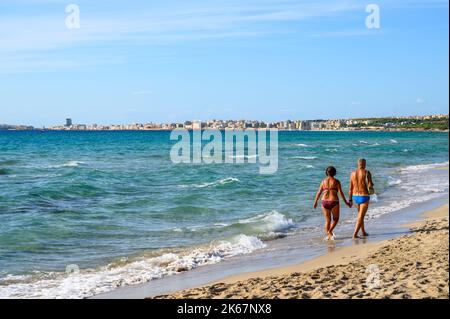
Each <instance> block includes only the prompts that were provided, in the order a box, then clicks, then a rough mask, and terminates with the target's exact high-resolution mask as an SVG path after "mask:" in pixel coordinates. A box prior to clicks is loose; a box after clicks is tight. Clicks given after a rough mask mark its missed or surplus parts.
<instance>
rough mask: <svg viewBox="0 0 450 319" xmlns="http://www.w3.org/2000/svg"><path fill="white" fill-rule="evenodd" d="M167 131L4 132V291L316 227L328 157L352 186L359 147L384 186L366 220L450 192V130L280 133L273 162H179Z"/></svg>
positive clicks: (0, 291)
mask: <svg viewBox="0 0 450 319" xmlns="http://www.w3.org/2000/svg"><path fill="white" fill-rule="evenodd" d="M169 135H170V133H169V132H43V133H41V132H6V131H4V132H2V131H0V220H1V223H0V297H58V296H59V297H85V296H91V295H94V294H97V293H100V292H105V291H109V290H111V289H114V288H116V287H120V286H123V285H131V284H135V283H140V282H145V281H149V280H152V279H156V278H160V277H162V276H167V275H171V274H173V273H176V272H179V271H184V270H189V269H192V268H195V267H198V266H202V265H206V264H210V263H216V262H220V261H221V260H223V259H225V258H229V257H232V256H235V255H245V254H247V253H249V252H254V251H257V250H258V249H261V248H263V247H264V246H265V243H266V242H267V241H270V240H276V239H277V238H279V237H283V236H289V234H290V233H292V232H295V231H302V230H303V231H304V230H307V233H312V234H319V235H320V234H321V231H322V230H321V228H322V225H321V224H320V223H321V222H322V221H321V219H320V218H319V217H320V211H319V212H318V211H314V210H313V209H312V207H311V206H312V201H313V198H314V195H315V191H316V190H317V187H318V185H319V183H320V181H321V180H322V178H323V177H324V169H325V168H326V167H327V166H328V165H334V166H336V167H337V170H338V176H337V178H339V179H340V180H341V181H342V183H343V185H344V189H345V192H346V191H347V185H348V176H349V174H350V172H351V170H352V169H353V168H354V166H355V162H356V160H357V159H358V158H359V157H365V158H367V160H368V166H369V169H370V170H371V171H372V173H373V175H374V180H375V185H376V190H377V197H376V198H375V200H376V201H374V202H373V204H372V206H371V210H370V212H369V214H370V215H369V219H370V218H379V217H380V216H382V215H384V214H389V213H390V212H393V211H395V210H398V209H400V208H404V207H407V206H408V205H411V204H414V203H416V202H420V201H424V200H427V199H431V198H433V196H437V195H439V194H441V195H442V194H445V193H447V192H448V175H446V176H445V175H444V177H443V175H442V174H436V171H435V169H436V168H439V167H441V166H446V165H447V164H448V157H449V153H448V152H449V149H448V142H449V140H448V133H413V132H411V133H398V132H395V133H394V132H280V133H279V169H278V172H277V173H276V174H274V175H260V174H259V166H258V165H255V164H239V165H237V164H212V165H194V164H178V165H175V164H173V163H172V162H171V160H170V149H171V147H172V145H173V144H174V142H173V141H170V138H169ZM352 219H353V215H351V213H350V212H345V211H344V212H343V218H342V222H343V223H346V222H352ZM68 265H77V267H78V268H79V269H80V272H79V273H75V274H66V267H67V266H68ZM71 267H72V268H73V266H71Z"/></svg>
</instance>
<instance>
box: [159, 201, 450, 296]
mask: <svg viewBox="0 0 450 319" xmlns="http://www.w3.org/2000/svg"><path fill="white" fill-rule="evenodd" d="M448 213H449V206H448V204H447V205H444V206H442V207H440V208H439V209H436V210H433V211H430V212H427V213H426V214H424V217H426V218H427V219H426V220H425V221H424V222H420V223H418V224H413V225H410V227H411V234H408V235H404V236H401V237H398V238H395V239H391V240H388V241H384V242H379V243H371V244H360V245H353V246H350V247H345V248H342V249H338V250H336V251H335V252H332V253H329V254H327V255H324V256H321V257H319V258H316V259H313V260H311V261H308V262H305V263H302V264H299V265H295V266H290V267H281V268H275V269H269V270H264V271H259V272H253V273H244V274H241V275H238V276H233V277H229V278H225V279H223V280H221V282H220V283H215V284H211V285H207V286H204V287H199V288H193V289H188V290H183V291H179V292H176V293H174V294H171V295H163V296H157V297H155V298H187V299H189V298H207V299H209V298H236V299H242V298H447V299H448V298H449V263H448V261H449V260H448V259H449V249H448V245H449V232H448Z"/></svg>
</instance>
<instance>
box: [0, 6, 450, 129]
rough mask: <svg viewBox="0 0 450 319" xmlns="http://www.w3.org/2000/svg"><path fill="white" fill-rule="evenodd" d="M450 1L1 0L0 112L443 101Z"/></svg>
mask: <svg viewBox="0 0 450 319" xmlns="http://www.w3.org/2000/svg"><path fill="white" fill-rule="evenodd" d="M70 4H75V5H76V8H77V9H78V10H79V25H77V21H78V20H77V19H75V20H74V19H73V18H74V17H75V18H76V13H77V11H73V6H72V7H68V8H67V6H68V5H70ZM369 4H376V5H377V7H378V8H379V27H373V25H369V26H372V28H368V25H367V23H366V21H367V18H368V16H369V15H371V14H373V13H374V12H373V11H370V12H366V7H367V5H369ZM66 8H67V9H68V12H66ZM448 12H449V5H448V1H441V0H436V1H435V0H409V1H408V0H389V1H376V0H370V1H361V0H357V1H352V0H345V1H340V0H326V1H325V0H315V1H312V0H310V1H303V0H295V1H294V0H281V1H280V0H278V1H275V0H164V1H163V0H150V1H149V0H129V1H123V0H122V1H119V0H96V1H92V0H91V1H88V0H70V1H61V0H0V123H3V124H6V123H7V124H26V125H33V126H35V127H42V126H51V125H57V124H62V123H64V122H65V119H66V118H68V117H70V118H72V119H73V122H74V123H79V124H91V123H97V124H112V123H147V122H183V121H186V120H209V119H252V120H253V119H254V120H264V121H279V120H285V119H293V120H294V119H319V118H323V119H329V118H352V117H371V116H391V115H392V116H395V115H422V114H438V113H444V114H448V107H449V94H448V86H449V73H448V72H449V43H448V41H449V40H448V39H449V32H448V31H449V16H448V14H449V13H448ZM371 21H374V20H371ZM78 26H79V27H78Z"/></svg>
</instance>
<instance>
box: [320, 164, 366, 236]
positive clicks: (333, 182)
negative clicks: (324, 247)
mask: <svg viewBox="0 0 450 319" xmlns="http://www.w3.org/2000/svg"><path fill="white" fill-rule="evenodd" d="M325 173H326V175H327V177H326V178H325V179H324V180H323V181H322V183H321V184H320V187H319V190H318V191H317V194H316V198H315V200H314V209H316V208H317V203H318V201H319V198H320V196H321V195H322V194H323V196H322V210H323V213H324V215H325V219H326V221H325V233H326V236H327V237H326V239H328V240H334V238H335V236H334V233H333V230H334V228H335V227H336V225H337V223H338V221H339V214H340V205H339V195H340V196H341V197H342V199H343V200H344V202H345V204H346V205H347V206H348V207H350V208H352V207H353V201H354V202H355V203H356V205H357V208H358V218H357V221H356V227H355V231H354V233H353V239H356V238H360V237H359V235H358V234H359V231H361V233H362V236H364V237H365V236H368V235H369V234H368V233H367V232H366V229H365V228H364V217H365V216H366V213H367V210H368V208H369V201H370V195H372V194H374V192H375V191H374V188H373V186H374V185H373V181H372V174H371V173H370V172H369V171H368V170H366V160H365V159H364V158H361V159H359V160H358V167H357V169H356V170H355V171H353V172H352V174H351V176H350V187H349V200H348V201H347V199H346V198H345V195H344V192H343V191H342V187H341V182H340V181H339V180H338V179H336V178H335V176H336V168H334V167H333V166H329V167H327V169H326V171H325Z"/></svg>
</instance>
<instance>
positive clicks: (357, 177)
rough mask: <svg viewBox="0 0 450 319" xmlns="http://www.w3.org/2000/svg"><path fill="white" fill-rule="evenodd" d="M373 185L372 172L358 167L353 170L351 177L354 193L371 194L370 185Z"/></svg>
mask: <svg viewBox="0 0 450 319" xmlns="http://www.w3.org/2000/svg"><path fill="white" fill-rule="evenodd" d="M372 185H373V182H372V174H370V172H369V171H368V170H366V169H365V168H358V169H357V170H356V171H354V172H352V175H351V177H350V187H351V188H352V190H353V192H352V195H369V187H372Z"/></svg>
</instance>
